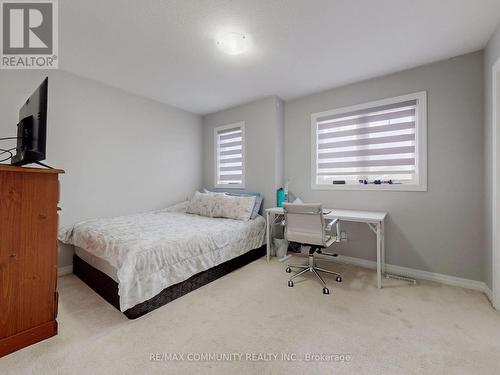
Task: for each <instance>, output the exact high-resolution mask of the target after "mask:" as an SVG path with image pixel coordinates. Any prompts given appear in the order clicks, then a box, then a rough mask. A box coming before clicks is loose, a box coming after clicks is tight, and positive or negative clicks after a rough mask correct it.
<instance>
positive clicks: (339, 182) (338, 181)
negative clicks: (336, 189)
mask: <svg viewBox="0 0 500 375" xmlns="http://www.w3.org/2000/svg"><path fill="white" fill-rule="evenodd" d="M332 184H334V185H345V180H333V181H332Z"/></svg>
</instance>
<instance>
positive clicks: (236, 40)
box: [216, 32, 250, 55]
mask: <svg viewBox="0 0 500 375" xmlns="http://www.w3.org/2000/svg"><path fill="white" fill-rule="evenodd" d="M216 43H217V47H219V48H220V49H221V51H222V52H224V53H227V54H228V55H239V54H242V53H244V52H246V51H248V49H249V48H250V39H249V37H248V36H247V35H244V34H240V33H235V32H231V33H226V34H224V35H222V36H221V38H219V39H218V40H217V41H216Z"/></svg>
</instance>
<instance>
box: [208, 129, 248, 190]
mask: <svg viewBox="0 0 500 375" xmlns="http://www.w3.org/2000/svg"><path fill="white" fill-rule="evenodd" d="M214 138H215V186H216V187H222V188H244V187H245V123H243V122H239V123H236V124H230V125H225V126H219V127H217V128H215V129H214Z"/></svg>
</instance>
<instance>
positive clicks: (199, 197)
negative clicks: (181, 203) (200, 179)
mask: <svg viewBox="0 0 500 375" xmlns="http://www.w3.org/2000/svg"><path fill="white" fill-rule="evenodd" d="M215 198H216V196H215V195H213V194H205V193H200V192H198V191H197V192H195V193H194V195H193V197H192V198H191V200H190V201H189V205H188V207H187V209H186V212H187V213H188V214H195V215H200V216H207V217H213V216H212V211H213V209H214V205H215Z"/></svg>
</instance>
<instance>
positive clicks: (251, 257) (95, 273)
mask: <svg viewBox="0 0 500 375" xmlns="http://www.w3.org/2000/svg"><path fill="white" fill-rule="evenodd" d="M265 254H266V246H265V245H264V246H261V247H259V248H257V249H253V250H250V251H249V252H247V253H245V254H243V255H240V256H238V257H236V258H233V259H230V260H228V261H226V262H224V263H221V264H219V265H218V266H215V267H213V268H210V269H208V270H206V271H203V272H200V273H197V274H196V275H193V276H191V277H190V278H189V279H187V280H185V281H182V282H180V283H178V284H175V285H172V286H169V287H168V288H165V289H163V290H162V291H161V292H160V293H158V294H157V295H156V296H154V297H153V298H151V299H149V300H147V301H144V302H142V303H139V304H138V305H135V306H134V307H131V308H130V309H128V310H126V311H125V312H123V314H125V316H126V317H127V318H129V319H137V318H139V317H140V316H143V315H145V314H147V313H149V312H151V311H153V310H156V309H157V308H159V307H161V306H163V305H166V304H167V303H169V302H170V301H173V300H174V299H177V298H179V297H182V296H183V295H185V294H187V293H189V292H192V291H193V290H195V289H198V288H200V287H202V286H203V285H206V284H208V283H210V282H212V281H214V280H217V279H218V278H220V277H222V276H225V275H227V274H228V273H230V272H232V271H234V270H237V269H238V268H241V267H243V266H245V265H247V264H249V263H251V262H253V261H255V260H257V259H259V258H261V257H263V256H264V255H265ZM73 273H74V274H75V275H76V276H77V277H78V278H79V279H80V280H82V281H83V282H84V283H85V284H87V285H88V286H89V287H90V288H92V289H93V290H94V291H95V292H96V293H97V294H99V295H100V296H101V297H102V298H104V299H105V300H106V301H108V302H109V303H110V304H111V305H113V306H114V307H116V308H117V309H118V310H120V297H119V296H118V283H117V282H116V281H114V280H113V279H112V278H111V277H109V276H108V275H106V274H105V273H103V272H101V271H99V270H98V269H96V268H94V267H92V266H91V265H90V264H88V263H87V262H85V261H84V260H83V259H81V258H80V257H78V255H76V254H75V255H73Z"/></svg>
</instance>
